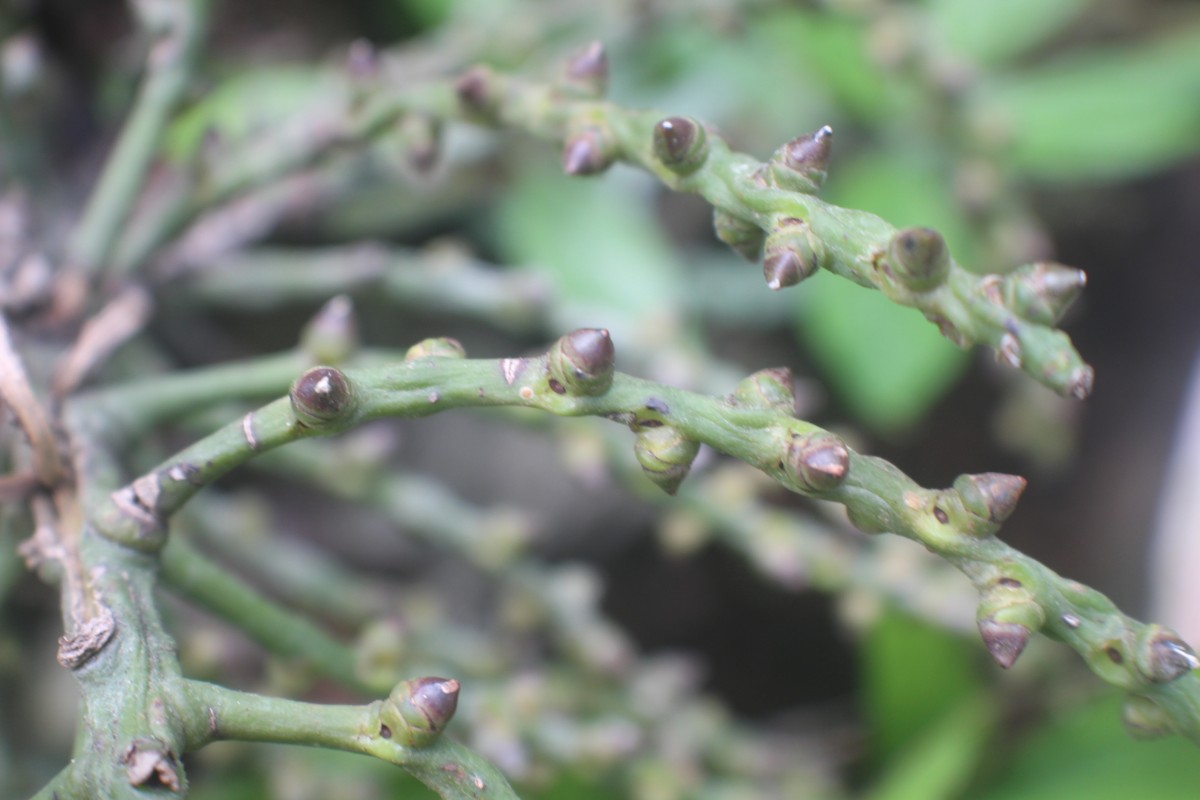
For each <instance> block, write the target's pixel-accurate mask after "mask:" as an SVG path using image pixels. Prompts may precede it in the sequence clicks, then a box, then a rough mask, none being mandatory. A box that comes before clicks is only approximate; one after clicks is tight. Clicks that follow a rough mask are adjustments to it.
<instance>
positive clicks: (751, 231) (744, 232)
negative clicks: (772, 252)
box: [713, 208, 767, 261]
mask: <svg viewBox="0 0 1200 800" xmlns="http://www.w3.org/2000/svg"><path fill="white" fill-rule="evenodd" d="M713 230H714V231H715V232H716V234H717V238H718V239H720V240H721V241H722V242H724V243H725V244H727V245H729V246H730V247H731V248H733V250H734V252H736V253H737V254H738V255H740V256H741V257H742V258H744V259H746V260H747V261H758V258H759V255H760V254H761V253H762V248H763V242H764V241H765V240H766V238H767V235H766V234H765V233H763V232H762V229H761V228H759V227H758V226H757V225H755V224H754V223H753V222H747V221H745V220H743V219H741V218H739V217H735V216H733V215H732V214H730V213H728V212H727V211H722V210H721V209H719V208H714V209H713Z"/></svg>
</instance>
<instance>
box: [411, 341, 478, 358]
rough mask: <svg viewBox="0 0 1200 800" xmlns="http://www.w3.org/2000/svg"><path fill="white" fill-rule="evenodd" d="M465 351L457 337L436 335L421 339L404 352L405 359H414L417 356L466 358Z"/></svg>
mask: <svg viewBox="0 0 1200 800" xmlns="http://www.w3.org/2000/svg"><path fill="white" fill-rule="evenodd" d="M466 357H467V351H466V350H465V349H464V348H463V346H462V343H461V342H459V341H458V339H452V338H450V337H449V336H437V337H434V338H432V339H422V340H421V341H419V342H417V343H416V344H414V345H413V346H412V347H410V348H408V350H407V351H406V352H405V353H404V360H405V361H416V360H417V359H419V358H466Z"/></svg>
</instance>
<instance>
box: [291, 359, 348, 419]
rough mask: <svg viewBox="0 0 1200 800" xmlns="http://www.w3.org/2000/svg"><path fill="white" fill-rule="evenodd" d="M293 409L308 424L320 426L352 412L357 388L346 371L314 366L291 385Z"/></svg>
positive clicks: (297, 416)
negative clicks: (352, 385)
mask: <svg viewBox="0 0 1200 800" xmlns="http://www.w3.org/2000/svg"><path fill="white" fill-rule="evenodd" d="M290 399H291V403H292V410H293V411H294V412H295V414H296V418H297V419H298V420H299V421H300V422H302V423H303V424H305V425H309V426H311V427H321V426H324V425H327V424H329V423H331V422H333V421H334V420H337V419H338V418H340V417H343V416H345V415H347V414H349V413H350V411H351V410H352V409H353V407H354V391H353V389H352V388H351V386H350V381H349V380H348V379H347V378H346V375H345V373H343V372H342V371H341V370H338V369H334V368H333V367H313V368H312V369H310V370H307V371H305V372H304V374H302V375H301V376H300V377H299V378H297V379H296V382H295V383H293V384H292V390H291V392H290Z"/></svg>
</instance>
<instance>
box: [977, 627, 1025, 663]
mask: <svg viewBox="0 0 1200 800" xmlns="http://www.w3.org/2000/svg"><path fill="white" fill-rule="evenodd" d="M1031 634H1032V631H1030V630H1029V628H1026V627H1025V626H1024V625H1018V624H1016V623H1012V622H997V621H996V620H994V619H981V620H979V635H980V636H981V637H982V638H983V643H984V645H985V646H986V647H987V650H988V653H990V654H991V656H992V660H993V661H995V662H996V663H997V664H999V665H1000V666H1001V667H1002V668H1003V669H1008V668H1009V667H1011V666H1012V665H1013V664H1015V663H1016V662H1017V658H1018V657H1019V656H1020V655H1021V653H1022V652H1024V650H1025V645H1027V644H1029V637H1030V635H1031Z"/></svg>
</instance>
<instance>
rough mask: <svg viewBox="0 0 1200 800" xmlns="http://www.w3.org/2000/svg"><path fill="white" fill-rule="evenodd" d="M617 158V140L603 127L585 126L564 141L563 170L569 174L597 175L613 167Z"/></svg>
mask: <svg viewBox="0 0 1200 800" xmlns="http://www.w3.org/2000/svg"><path fill="white" fill-rule="evenodd" d="M615 158H616V142H614V141H613V139H612V136H611V135H610V134H609V133H608V132H607V131H606V130H604V129H603V128H598V127H595V126H590V127H586V128H583V129H581V130H579V131H577V132H575V133H572V134H571V135H569V136H568V137H567V138H566V140H565V141H564V142H563V154H562V165H563V172H565V173H567V174H568V175H595V174H597V173H600V172H603V171H604V170H606V169H608V168H609V167H611V166H612V163H613V161H614V160H615Z"/></svg>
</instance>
